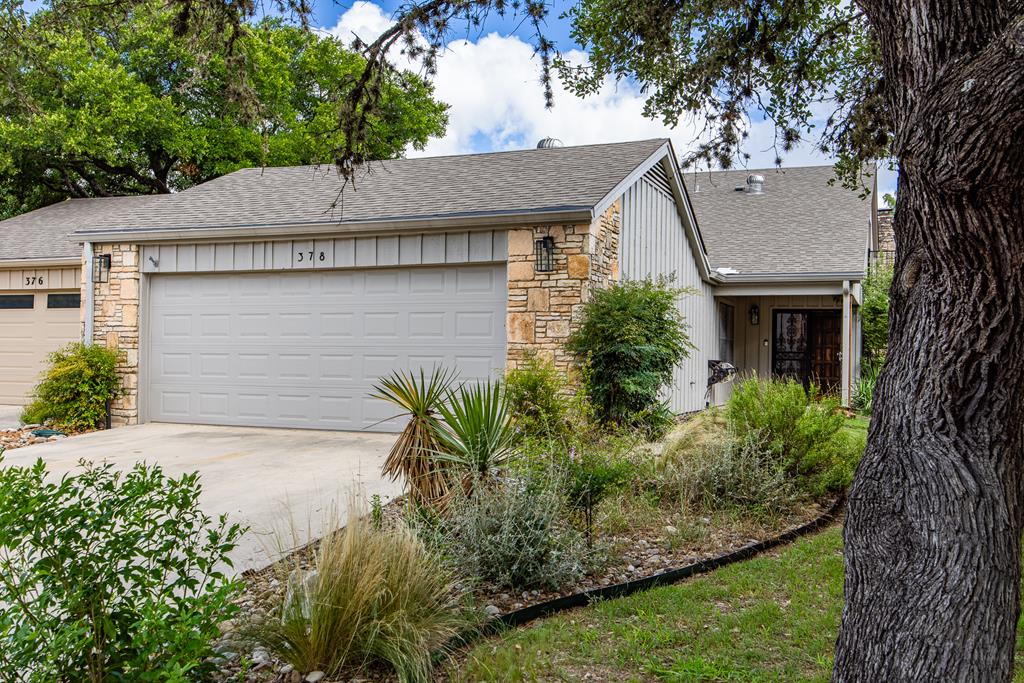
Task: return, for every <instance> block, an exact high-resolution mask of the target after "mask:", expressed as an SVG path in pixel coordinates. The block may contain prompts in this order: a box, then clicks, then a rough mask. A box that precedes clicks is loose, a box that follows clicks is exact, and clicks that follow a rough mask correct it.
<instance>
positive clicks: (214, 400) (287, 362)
mask: <svg viewBox="0 0 1024 683" xmlns="http://www.w3.org/2000/svg"><path fill="white" fill-rule="evenodd" d="M211 281H216V282H217V287H211V286H210V282H211ZM182 283H186V284H185V285H182ZM250 283H256V288H257V289H259V294H258V296H254V295H252V293H251V292H252V290H251V289H250V287H249V285H250ZM188 288H192V289H194V290H196V291H197V292H199V291H202V290H204V289H207V290H211V291H218V292H223V291H227V292H229V293H230V296H229V297H228V298H227V299H225V300H223V301H213V300H211V299H209V298H207V299H204V298H202V297H199V296H196V297H188V296H185V297H180V296H178V293H179V292H181V291H182V290H183V289H188ZM460 289H462V290H464V293H460ZM165 291H170V292H175V296H171V297H168V296H164V293H165ZM296 292H301V293H302V295H301V296H298V295H297V294H296ZM506 296H507V295H506V285H505V275H504V266H503V265H502V266H495V265H483V266H449V267H438V268H425V269H394V270H366V271H321V272H314V273H281V274H275V275H272V276H266V275H262V274H261V275H250V274H204V275H160V276H154V278H153V280H152V282H151V287H150V300H151V304H150V306H151V320H152V321H153V323H152V329H151V337H150V339H149V354H150V363H149V366H148V367H150V368H151V370H152V376H151V377H149V378H148V390H147V391H148V397H149V402H148V405H149V410H150V412H151V414H150V415H149V417H150V419H153V420H158V421H159V420H166V421H175V422H182V421H187V422H199V423H209V424H237V425H268V426H287V427H308V428H324V429H375V430H378V431H395V430H397V429H400V428H401V424H400V421H395V420H394V419H390V418H393V417H394V412H395V410H394V408H393V407H391V406H390V405H388V404H386V403H384V402H382V401H379V400H376V399H370V398H368V396H369V394H370V393H371V391H372V386H373V384H374V383H375V382H376V381H377V380H378V379H379V378H380V377H382V376H385V375H388V374H390V373H392V372H393V371H395V370H413V371H418V370H419V368H421V367H422V368H424V369H426V370H429V369H430V368H432V367H434V366H436V365H445V366H447V367H452V368H455V369H457V370H458V371H459V374H460V377H462V378H463V379H467V380H472V379H482V378H487V377H492V376H494V375H495V374H498V373H500V371H501V369H502V368H503V367H504V359H505V315H504V312H505V302H506ZM183 317H185V318H187V319H188V320H189V322H188V323H185V322H184V320H183V319H182V318H183ZM186 358H187V360H186ZM186 397H187V398H186ZM382 420H384V421H385V422H383V423H382V422H381V421H382Z"/></svg>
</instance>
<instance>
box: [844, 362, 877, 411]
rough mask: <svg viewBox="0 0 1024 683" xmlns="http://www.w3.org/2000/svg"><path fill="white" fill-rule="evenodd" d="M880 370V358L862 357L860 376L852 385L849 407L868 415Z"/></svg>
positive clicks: (872, 403)
mask: <svg viewBox="0 0 1024 683" xmlns="http://www.w3.org/2000/svg"><path fill="white" fill-rule="evenodd" d="M881 372H882V361H881V360H880V359H877V360H876V359H870V358H866V359H864V362H863V364H862V365H861V369H860V377H858V378H857V381H856V383H855V384H854V385H853V396H852V397H851V399H850V407H851V408H853V409H854V410H856V411H857V412H858V413H860V414H861V415H870V414H871V409H872V407H873V405H874V399H875V385H876V384H877V383H878V375H879V374H880V373H881Z"/></svg>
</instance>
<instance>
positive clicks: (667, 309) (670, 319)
mask: <svg viewBox="0 0 1024 683" xmlns="http://www.w3.org/2000/svg"><path fill="white" fill-rule="evenodd" d="M690 293H691V290H688V289H680V288H676V287H672V286H671V284H670V283H669V282H668V281H666V280H657V281H655V280H639V281H625V282H622V283H619V284H616V285H613V286H612V287H610V288H608V289H604V290H598V291H597V292H595V293H594V296H593V297H592V298H591V300H590V301H588V302H587V304H586V305H585V307H584V309H583V320H582V323H581V325H580V327H579V329H578V330H577V331H575V332H573V334H572V335H571V336H570V337H569V340H568V342H567V344H566V347H567V348H568V349H569V350H570V351H572V352H573V353H574V354H575V355H576V356H577V357H578V358H579V359H580V361H581V362H582V363H583V364H584V366H585V372H584V383H585V386H586V390H587V394H588V396H589V398H590V400H591V402H593V404H594V407H595V409H596V411H597V416H598V417H599V418H600V419H601V420H604V421H606V422H610V423H613V424H616V425H620V426H628V427H642V428H645V429H647V430H648V431H649V432H650V435H651V436H654V437H656V436H660V435H661V434H663V433H664V432H665V430H666V429H667V428H668V427H669V425H671V423H672V415H671V412H670V411H669V410H668V408H667V406H666V405H665V403H664V402H663V401H662V400H661V391H662V390H663V389H664V388H665V387H666V386H668V385H669V384H670V383H671V382H672V375H673V372H674V370H675V367H676V366H677V365H678V364H679V363H680V362H681V361H682V360H683V359H684V358H686V357H687V356H688V355H689V352H690V350H691V349H693V348H694V346H693V344H692V343H691V342H690V338H689V335H688V334H687V325H686V323H685V322H684V321H683V318H682V315H681V314H680V313H679V309H678V306H677V304H678V300H679V297H680V296H683V295H685V294H690Z"/></svg>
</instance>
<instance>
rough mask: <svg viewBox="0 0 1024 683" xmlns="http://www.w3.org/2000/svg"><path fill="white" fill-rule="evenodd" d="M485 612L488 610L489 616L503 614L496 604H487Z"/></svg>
mask: <svg viewBox="0 0 1024 683" xmlns="http://www.w3.org/2000/svg"><path fill="white" fill-rule="evenodd" d="M484 612H486V613H487V616H489V617H496V616H498V615H499V614H501V610H500V609H498V608H497V607H496V606H494V605H487V607H484Z"/></svg>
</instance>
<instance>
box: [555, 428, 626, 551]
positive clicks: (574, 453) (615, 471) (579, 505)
mask: <svg viewBox="0 0 1024 683" xmlns="http://www.w3.org/2000/svg"><path fill="white" fill-rule="evenodd" d="M560 468H561V476H562V478H563V482H564V483H563V491H564V492H565V501H566V504H567V507H568V508H569V510H570V511H572V512H575V513H577V514H579V515H580V516H582V518H583V524H584V530H585V531H586V535H587V546H588V547H593V544H594V508H596V507H597V506H598V505H599V504H600V503H601V502H602V501H603V500H604V499H605V498H607V497H608V496H609V495H611V494H613V493H615V492H616V491H619V490H621V489H622V488H623V487H625V486H626V484H628V483H629V481H630V480H631V479H632V477H633V475H634V473H635V472H636V467H635V466H634V464H633V462H632V461H630V460H629V458H627V457H625V455H624V454H622V453H618V452H616V451H614V450H606V449H603V448H601V447H600V445H598V444H595V445H587V446H584V447H582V448H581V447H578V446H576V447H572V448H570V450H569V452H568V453H567V454H566V457H565V458H564V461H563V463H561V465H560Z"/></svg>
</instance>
